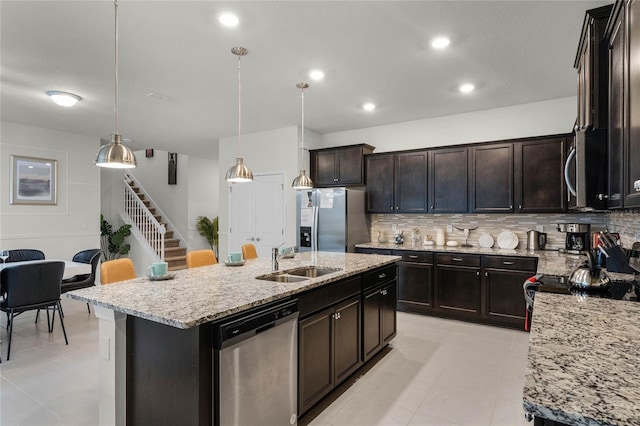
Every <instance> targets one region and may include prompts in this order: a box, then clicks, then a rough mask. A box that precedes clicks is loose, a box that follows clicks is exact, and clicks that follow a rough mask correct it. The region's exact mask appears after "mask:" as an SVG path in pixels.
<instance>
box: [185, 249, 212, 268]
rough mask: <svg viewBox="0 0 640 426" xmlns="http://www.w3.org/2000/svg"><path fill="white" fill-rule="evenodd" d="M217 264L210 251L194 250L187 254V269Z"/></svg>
mask: <svg viewBox="0 0 640 426" xmlns="http://www.w3.org/2000/svg"><path fill="white" fill-rule="evenodd" d="M216 263H218V260H217V259H216V255H215V254H214V253H213V251H212V250H194V251H190V252H188V253H187V268H197V267H199V266H207V265H215V264H216Z"/></svg>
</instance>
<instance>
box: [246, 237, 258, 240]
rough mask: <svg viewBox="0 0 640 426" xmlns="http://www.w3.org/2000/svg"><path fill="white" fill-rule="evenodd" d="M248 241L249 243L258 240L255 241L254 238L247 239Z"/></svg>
mask: <svg viewBox="0 0 640 426" xmlns="http://www.w3.org/2000/svg"><path fill="white" fill-rule="evenodd" d="M247 240H249V241H255V240H256V239H255V238H253V237H251V238H247Z"/></svg>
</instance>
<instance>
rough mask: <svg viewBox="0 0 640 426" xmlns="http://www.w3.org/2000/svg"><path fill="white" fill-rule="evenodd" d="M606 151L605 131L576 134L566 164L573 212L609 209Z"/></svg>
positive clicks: (581, 131) (584, 131) (580, 131)
mask: <svg viewBox="0 0 640 426" xmlns="http://www.w3.org/2000/svg"><path fill="white" fill-rule="evenodd" d="M607 151H608V150H607V131H606V129H596V130H594V129H591V128H586V129H580V130H577V131H576V132H575V136H574V140H573V143H572V144H571V147H570V148H569V153H568V155H567V160H566V162H565V165H564V180H565V183H566V185H567V197H568V206H569V209H570V210H578V211H597V210H606V208H607V174H608V173H607Z"/></svg>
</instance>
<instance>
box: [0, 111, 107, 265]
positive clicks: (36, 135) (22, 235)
mask: <svg viewBox="0 0 640 426" xmlns="http://www.w3.org/2000/svg"><path fill="white" fill-rule="evenodd" d="M0 126H1V129H0V247H2V248H3V249H4V248H6V249H16V248H33V249H39V250H42V251H43V252H44V253H45V256H46V257H47V258H50V259H71V258H72V257H73V255H74V254H75V253H77V252H78V251H81V250H84V249H89V248H99V247H100V169H99V168H98V167H96V166H94V164H93V160H94V159H95V156H96V153H97V151H98V148H99V147H100V139H99V138H97V137H90V136H85V135H77V134H71V133H64V132H58V131H54V130H49V129H43V128H39V127H32V126H25V125H22V124H16V123H10V122H4V121H3V122H2V123H1V124H0ZM12 155H21V156H28V157H38V158H49V159H54V160H57V162H58V177H57V187H58V203H57V205H53V206H46V205H11V204H10V203H9V193H10V181H11V178H10V171H11V156H12Z"/></svg>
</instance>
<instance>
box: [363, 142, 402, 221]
mask: <svg viewBox="0 0 640 426" xmlns="http://www.w3.org/2000/svg"><path fill="white" fill-rule="evenodd" d="M365 158H366V160H365V164H366V167H365V170H366V177H367V196H366V197H367V203H366V204H367V206H366V209H367V213H393V212H394V210H395V209H394V206H393V204H394V194H393V188H394V184H393V162H394V155H393V154H384V155H367V156H366V157H365Z"/></svg>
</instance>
